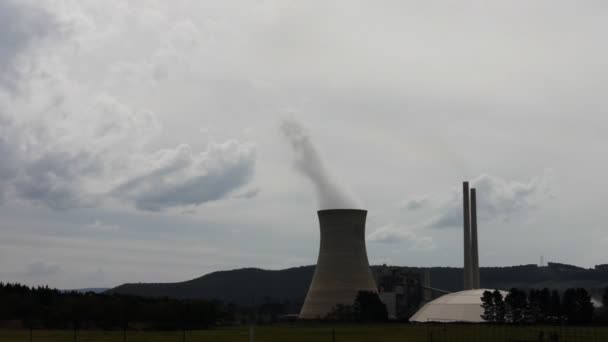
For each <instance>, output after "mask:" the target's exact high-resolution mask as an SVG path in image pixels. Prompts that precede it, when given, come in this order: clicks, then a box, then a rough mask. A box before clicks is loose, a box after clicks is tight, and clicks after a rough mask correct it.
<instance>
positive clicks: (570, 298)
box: [562, 288, 594, 324]
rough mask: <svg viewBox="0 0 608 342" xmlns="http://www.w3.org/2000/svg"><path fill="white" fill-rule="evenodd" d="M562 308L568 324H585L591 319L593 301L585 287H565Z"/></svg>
mask: <svg viewBox="0 0 608 342" xmlns="http://www.w3.org/2000/svg"><path fill="white" fill-rule="evenodd" d="M562 308H563V310H564V315H565V316H566V320H567V322H568V324H587V323H591V321H592V320H593V312H594V308H593V303H592V302H591V296H590V295H589V293H588V292H587V290H585V289H582V288H578V289H567V290H566V292H564V298H563V301H562Z"/></svg>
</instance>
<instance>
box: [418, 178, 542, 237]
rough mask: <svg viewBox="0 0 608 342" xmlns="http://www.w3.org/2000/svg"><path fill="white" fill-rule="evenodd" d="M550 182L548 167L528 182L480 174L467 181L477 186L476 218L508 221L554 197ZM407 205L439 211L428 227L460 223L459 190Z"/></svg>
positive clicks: (458, 224)
mask: <svg viewBox="0 0 608 342" xmlns="http://www.w3.org/2000/svg"><path fill="white" fill-rule="evenodd" d="M552 182H553V172H552V171H551V170H546V171H545V172H544V173H543V174H542V175H541V176H540V177H535V178H533V179H532V180H530V181H528V182H519V181H507V180H505V179H502V178H500V177H496V176H491V175H487V174H482V175H480V176H479V177H477V178H475V179H473V180H472V181H471V182H470V185H471V187H473V188H476V189H477V212H478V214H477V215H478V219H479V220H486V221H490V220H503V221H509V220H511V219H516V218H521V217H522V216H524V215H526V214H527V213H528V212H529V211H531V210H534V209H535V208H537V207H538V206H540V205H541V203H542V201H544V200H547V199H551V198H552V197H553V195H552V192H551V185H552ZM410 204H411V205H410ZM414 204H415V205H414ZM407 207H408V209H410V210H418V209H430V210H433V211H438V212H440V214H439V215H437V216H436V217H435V218H433V219H432V220H431V221H430V223H428V224H427V226H429V227H432V228H444V227H460V226H462V194H461V190H459V189H458V190H453V191H452V192H450V193H449V194H447V195H446V196H442V197H435V198H427V197H425V199H424V200H417V199H414V200H411V201H410V202H408V205H407Z"/></svg>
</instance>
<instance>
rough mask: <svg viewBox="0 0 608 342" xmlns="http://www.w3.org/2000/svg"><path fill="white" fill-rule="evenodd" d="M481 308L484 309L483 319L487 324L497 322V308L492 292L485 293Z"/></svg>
mask: <svg viewBox="0 0 608 342" xmlns="http://www.w3.org/2000/svg"><path fill="white" fill-rule="evenodd" d="M481 307H482V308H483V314H482V315H481V319H483V320H484V321H486V322H496V306H495V305H494V296H492V292H490V291H484V292H483V295H482V296H481Z"/></svg>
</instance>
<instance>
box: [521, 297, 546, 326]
mask: <svg viewBox="0 0 608 342" xmlns="http://www.w3.org/2000/svg"><path fill="white" fill-rule="evenodd" d="M525 321H526V322H529V323H537V322H542V321H543V319H542V311H541V291H540V290H534V289H533V290H530V293H529V294H528V310H527V311H526V319H525Z"/></svg>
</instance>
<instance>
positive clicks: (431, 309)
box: [410, 289, 507, 323]
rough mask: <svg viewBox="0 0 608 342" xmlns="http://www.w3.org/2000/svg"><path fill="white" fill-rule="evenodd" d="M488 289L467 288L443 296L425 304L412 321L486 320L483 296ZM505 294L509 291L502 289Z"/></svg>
mask: <svg viewBox="0 0 608 342" xmlns="http://www.w3.org/2000/svg"><path fill="white" fill-rule="evenodd" d="M484 291H493V290H486V289H475V290H465V291H460V292H454V293H450V294H446V295H444V296H441V297H439V298H437V299H435V300H433V301H431V302H429V303H427V304H425V305H424V306H423V307H422V308H421V309H420V310H418V312H416V314H415V315H414V316H412V317H411V318H410V321H411V322H420V323H424V322H468V323H480V322H484V320H483V319H482V318H481V315H482V314H483V308H482V307H481V297H482V296H483V293H484ZM501 292H502V294H503V296H504V295H506V294H507V293H506V292H504V291H501Z"/></svg>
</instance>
